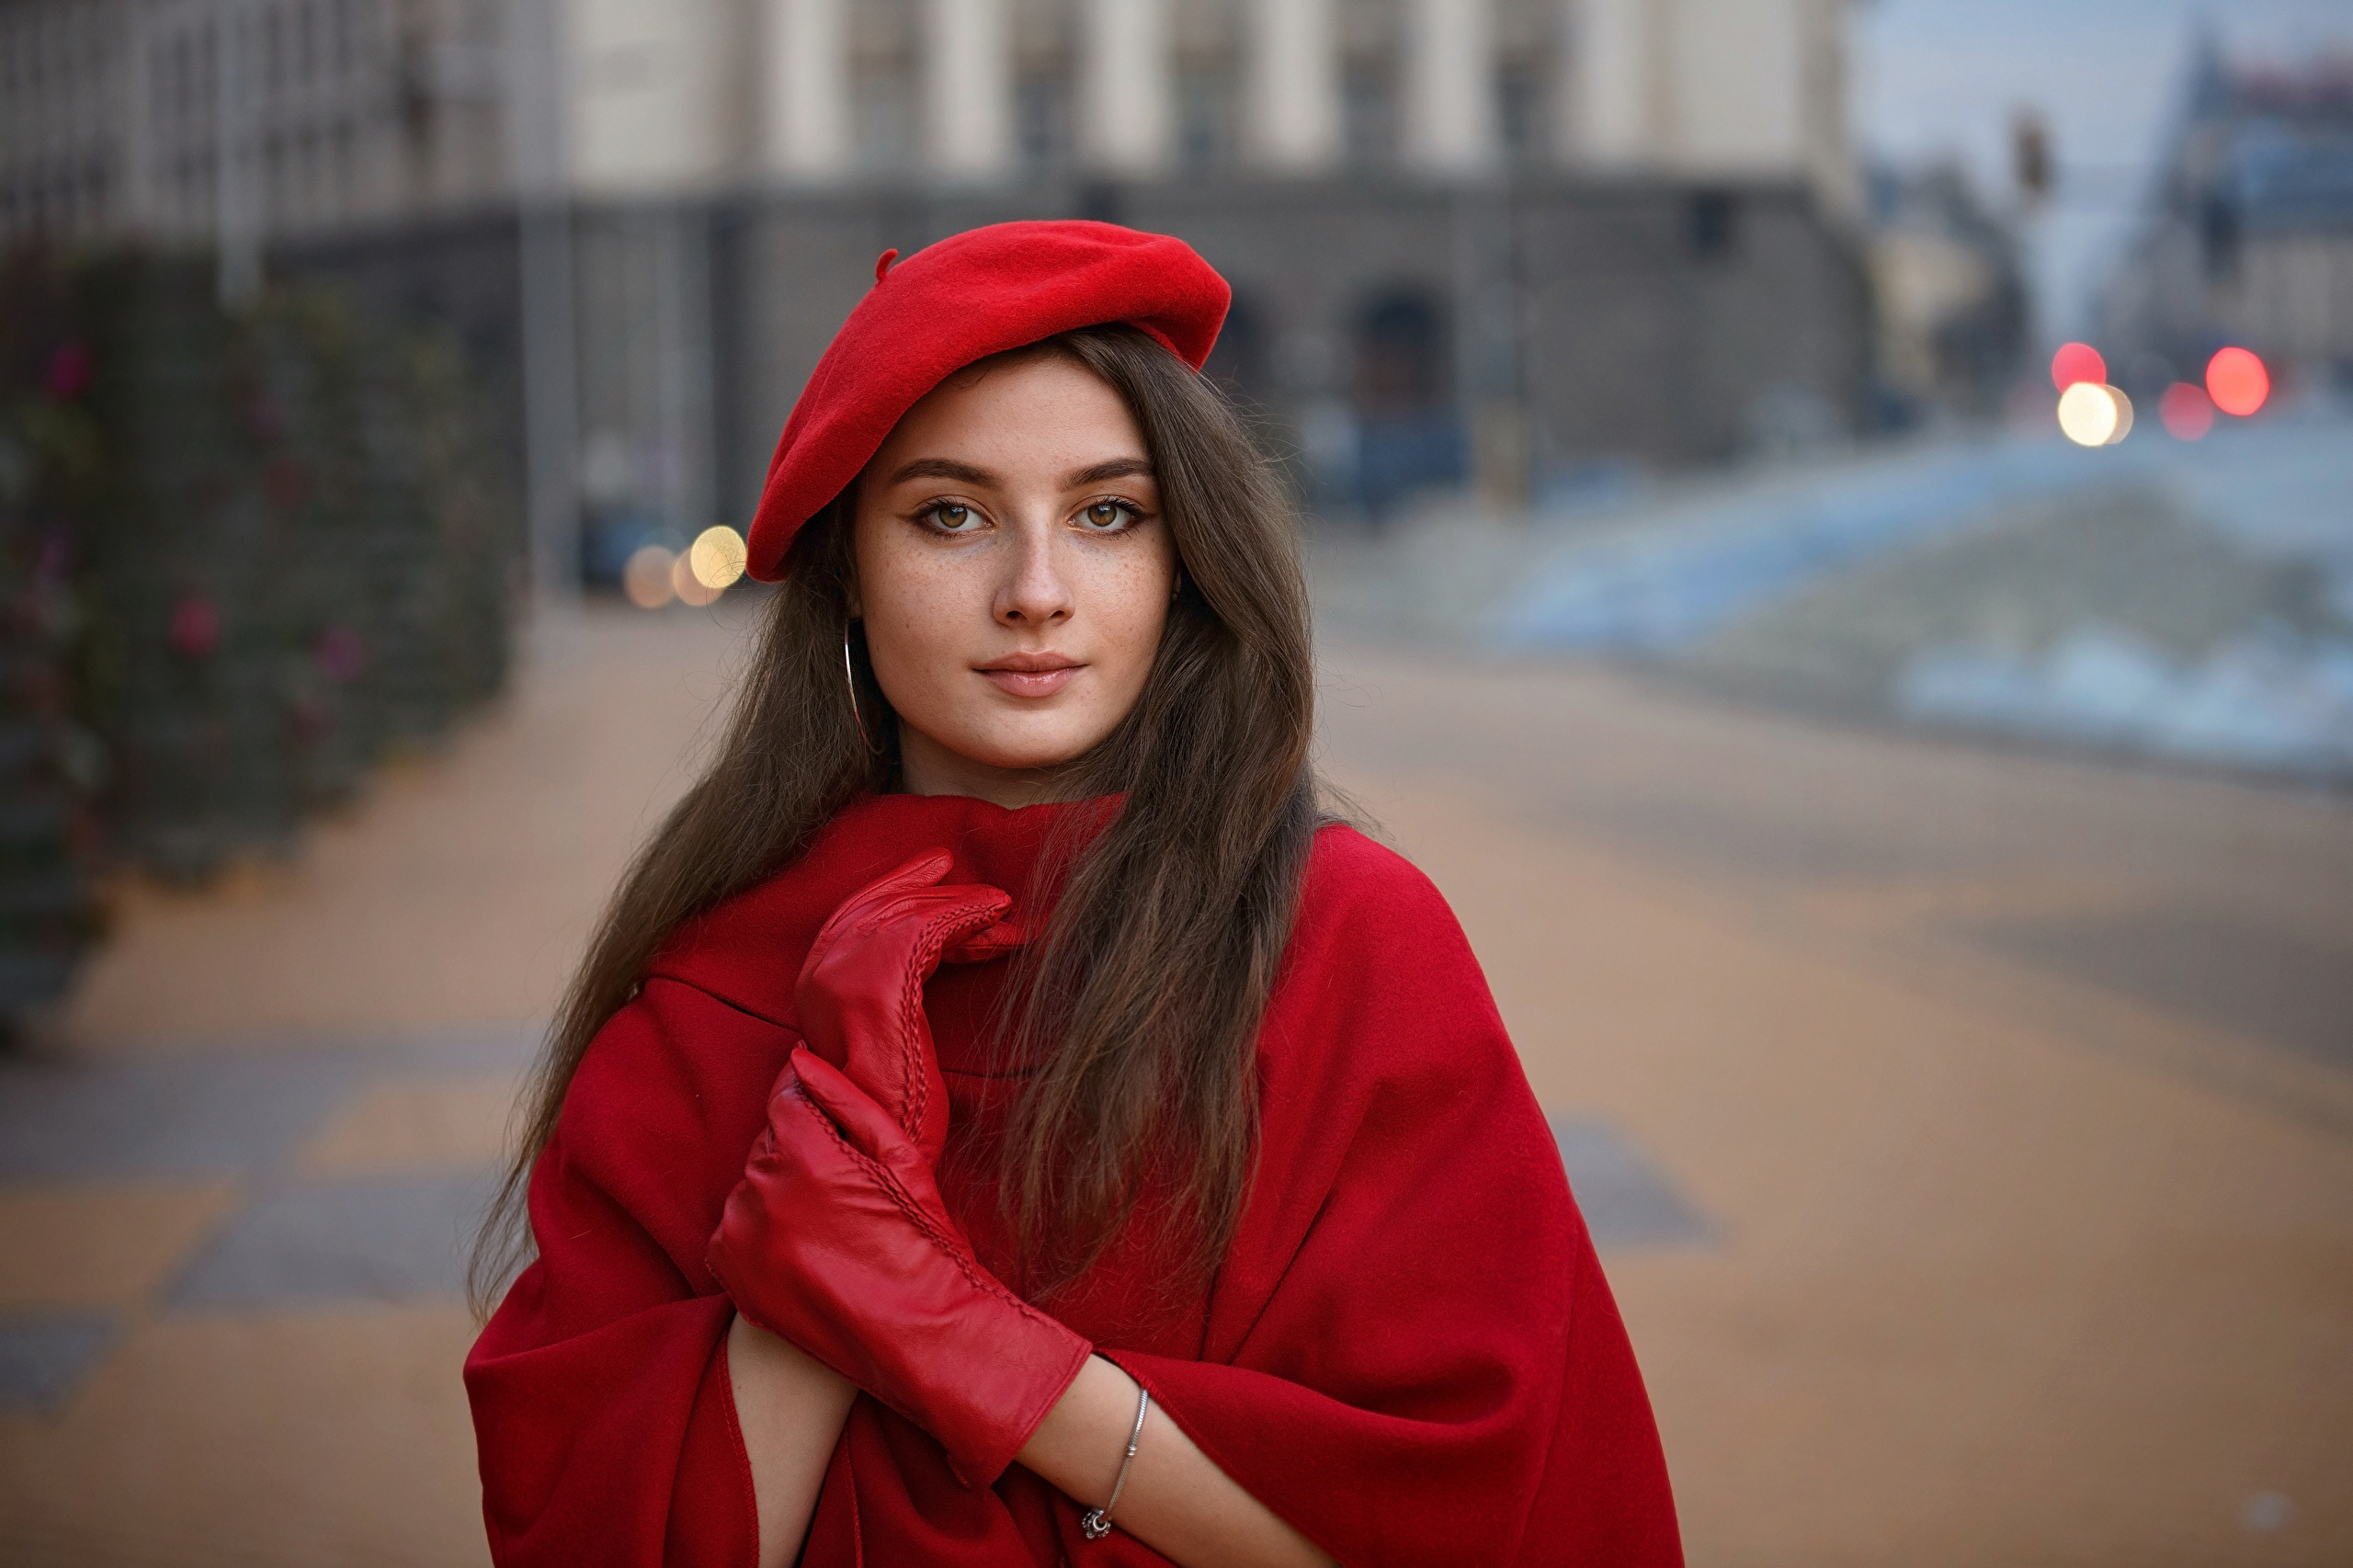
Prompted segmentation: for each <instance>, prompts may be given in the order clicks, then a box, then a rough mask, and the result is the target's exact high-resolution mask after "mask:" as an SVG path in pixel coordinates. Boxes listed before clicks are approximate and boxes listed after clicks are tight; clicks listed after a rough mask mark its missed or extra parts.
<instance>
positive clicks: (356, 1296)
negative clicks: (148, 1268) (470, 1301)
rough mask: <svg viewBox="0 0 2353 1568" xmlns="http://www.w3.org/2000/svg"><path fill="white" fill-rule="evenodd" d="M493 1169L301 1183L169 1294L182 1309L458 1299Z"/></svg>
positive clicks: (232, 1234) (232, 1232)
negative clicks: (465, 1264) (468, 1254)
mask: <svg viewBox="0 0 2353 1568" xmlns="http://www.w3.org/2000/svg"><path fill="white" fill-rule="evenodd" d="M496 1179H497V1178H496V1176H494V1174H493V1173H492V1172H491V1171H489V1170H473V1171H459V1172H445V1171H433V1172H423V1173H408V1174H398V1175H382V1176H362V1177H355V1178H351V1179H347V1180H338V1181H322V1182H313V1183H303V1184H301V1185H297V1186H288V1187H278V1188H276V1189H275V1190H272V1191H269V1192H267V1193H265V1194H263V1195H262V1196H261V1197H260V1198H259V1199H256V1201H255V1202H254V1203H253V1204H252V1205H250V1206H249V1207H247V1208H246V1209H245V1210H244V1211H243V1212H241V1213H239V1214H238V1215H237V1216H236V1218H234V1219H233V1220H232V1221H230V1222H229V1224H228V1225H227V1226H226V1227H225V1228H224V1229H223V1230H222V1232H221V1233H220V1235H219V1236H218V1237H217V1238H215V1240H214V1241H213V1243H212V1244H211V1245H210V1246H209V1247H207V1248H206V1249H205V1250H204V1252H203V1253H202V1254H201V1255H200V1256H198V1257H197V1259H196V1261H195V1262H194V1263H193V1264H191V1265H190V1266H189V1267H188V1271H187V1272H186V1273H185V1274H183V1275H182V1276H181V1277H180V1278H179V1279H178V1281H177V1282H176V1284H175V1285H174V1286H173V1287H172V1289H171V1290H170V1291H169V1292H168V1301H169V1303H170V1305H171V1306H172V1307H174V1308H176V1309H179V1310H191V1309H222V1308H225V1309H231V1310H251V1309H258V1308H271V1307H283V1306H290V1305H301V1304H306V1303H322V1304H323V1303H331V1302H337V1301H392V1302H401V1301H453V1300H456V1299H457V1298H459V1297H460V1296H461V1295H462V1294H463V1293H464V1257H465V1254H466V1249H467V1247H468V1246H469V1245H470V1244H471V1243H472V1237H473V1233H474V1228H475V1227H476V1226H477V1225H478V1224H479V1223H480V1222H481V1220H482V1216H483V1211H484V1210H485V1208H486V1206H487V1205H488V1203H489V1200H490V1196H491V1193H492V1191H493V1189H494V1187H495V1185H496Z"/></svg>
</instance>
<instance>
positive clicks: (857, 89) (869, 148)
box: [850, 64, 915, 174]
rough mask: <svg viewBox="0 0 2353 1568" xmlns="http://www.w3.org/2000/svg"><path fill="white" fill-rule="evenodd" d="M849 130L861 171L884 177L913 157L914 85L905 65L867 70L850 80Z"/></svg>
mask: <svg viewBox="0 0 2353 1568" xmlns="http://www.w3.org/2000/svg"><path fill="white" fill-rule="evenodd" d="M851 81H852V88H851V92H852V97H851V100H850V101H851V104H852V106H853V108H852V116H851V121H852V124H851V129H852V131H853V132H854V134H855V136H856V139H857V153H858V166H859V167H860V168H863V169H869V170H871V171H873V172H876V173H879V174H887V173H892V172H895V171H898V170H903V169H906V168H908V167H911V166H912V165H914V163H915V84H914V82H913V81H911V80H910V79H909V73H908V72H907V70H906V69H905V68H904V66H900V65H896V64H893V65H890V66H881V67H870V68H867V69H864V70H860V71H858V73H857V74H855V75H854V76H853V77H852V78H851Z"/></svg>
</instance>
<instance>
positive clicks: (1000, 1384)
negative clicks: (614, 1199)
mask: <svg viewBox="0 0 2353 1568" xmlns="http://www.w3.org/2000/svg"><path fill="white" fill-rule="evenodd" d="M710 1267H711V1271H712V1272H713V1273H715V1274H716V1275H717V1276H718V1277H719V1279H720V1282H721V1283H722V1284H723V1285H724V1286H725V1287H726V1288H727V1292H728V1294H729V1295H730V1296H732V1297H733V1299H734V1301H735V1308H736V1310H737V1311H738V1312H741V1313H743V1315H744V1316H745V1317H746V1318H748V1319H750V1320H751V1321H752V1322H753V1323H754V1324H757V1325H758V1326H760V1327H762V1328H766V1329H767V1330H769V1331H770V1332H772V1333H775V1334H779V1335H783V1336H784V1337H785V1338H787V1339H789V1340H790V1341H792V1342H793V1343H794V1344H795V1345H798V1346H801V1348H802V1349H804V1350H806V1351H808V1352H809V1354H811V1355H812V1356H814V1357H815V1358H817V1359H819V1360H820V1361H823V1362H824V1363H825V1364H826V1365H827V1366H829V1367H831V1368H833V1369H835V1371H837V1372H839V1373H841V1374H842V1376H844V1377H846V1378H847V1379H848V1380H849V1381H852V1382H854V1383H856V1384H857V1385H858V1387H860V1388H862V1389H864V1390H865V1391H866V1392H869V1393H870V1394H872V1395H873V1396H874V1397H875V1398H877V1399H879V1400H881V1402H882V1403H884V1404H886V1405H889V1406H890V1407H891V1408H892V1409H893V1410H895V1411H897V1412H899V1413H900V1414H901V1415H904V1416H906V1417H907V1418H908V1419H909V1420H911V1421H913V1422H915V1424H916V1425H918V1426H922V1427H923V1428H925V1429H926V1431H928V1432H930V1433H931V1435H932V1436H933V1437H937V1438H938V1439H939V1441H940V1444H941V1445H942V1446H943V1447H944V1448H946V1449H947V1450H948V1455H949V1461H950V1463H951V1464H952V1465H953V1466H954V1467H955V1470H956V1473H957V1475H958V1477H959V1478H960V1479H961V1480H962V1481H963V1482H964V1483H965V1484H967V1485H969V1486H986V1485H988V1484H990V1483H993V1482H994V1481H995V1479H996V1478H997V1476H998V1475H999V1474H1000V1473H1002V1472H1003V1471H1004V1470H1005V1467H1006V1465H1007V1464H1009V1463H1011V1462H1012V1460H1013V1458H1014V1456H1015V1455H1016V1454H1017V1453H1018V1452H1019V1451H1020V1450H1021V1448H1022V1445H1023V1444H1024V1443H1026V1442H1028V1441H1029V1437H1030V1435H1031V1434H1032V1433H1033V1432H1034V1431H1035V1430H1036V1429H1037V1426H1038V1424H1039V1423H1040V1421H1042V1420H1043V1419H1044V1418H1045V1416H1046V1413H1047V1412H1048V1411H1049V1410H1050V1409H1051V1408H1052V1407H1053V1404H1054V1402H1055V1401H1056V1400H1057V1399H1059V1398H1060V1397H1061V1396H1062V1394H1063V1391H1064V1390H1065V1389H1067V1388H1069V1387H1070V1384H1071V1381H1072V1380H1073V1379H1074V1378H1075V1377H1076V1376H1077V1375H1078V1371H1079V1369H1080V1368H1081V1367H1082V1366H1084V1365H1085V1364H1086V1359H1087V1357H1088V1355H1089V1354H1090V1353H1091V1351H1092V1349H1093V1346H1090V1345H1089V1344H1088V1343H1087V1342H1086V1340H1085V1339H1083V1338H1081V1337H1080V1336H1079V1335H1076V1334H1074V1333H1072V1332H1071V1331H1070V1330H1069V1329H1067V1328H1065V1327H1063V1325H1062V1324H1059V1323H1057V1322H1055V1321H1054V1320H1053V1319H1052V1318H1051V1317H1048V1316H1047V1315H1046V1314H1045V1313H1043V1312H1040V1311H1038V1310H1037V1309H1036V1308H1035V1307H1032V1306H1030V1305H1029V1303H1028V1302H1026V1301H1022V1300H1021V1299H1020V1298H1019V1297H1017V1296H1016V1295H1014V1294H1013V1292H1012V1291H1010V1290H1006V1287H1005V1286H1004V1285H1002V1284H1000V1283H999V1282H998V1281H997V1280H996V1279H995V1278H994V1277H993V1276H991V1275H990V1274H989V1272H988V1271H987V1270H986V1269H985V1268H983V1267H981V1264H980V1261H979V1260H978V1259H977V1258H976V1257H975V1256H973V1253H972V1244H971V1243H970V1242H969V1241H968V1240H966V1238H965V1236H964V1233H963V1231H962V1229H961V1227H960V1226H958V1224H957V1223H956V1221H955V1220H954V1219H953V1218H952V1217H950V1216H949V1212H948V1209H947V1205H946V1204H944V1203H943V1202H942V1201H941V1200H940V1197H939V1188H938V1185H937V1184H936V1183H935V1182H934V1180H933V1179H932V1171H931V1163H930V1161H929V1160H928V1159H927V1158H926V1156H925V1153H924V1151H923V1150H922V1149H921V1148H920V1147H919V1146H918V1145H917V1143H916V1142H915V1139H914V1138H913V1137H912V1136H910V1135H909V1133H908V1131H907V1130H906V1129H904V1128H903V1127H902V1126H901V1125H900V1124H899V1121H898V1119H896V1118H895V1117H894V1116H892V1114H891V1113H890V1112H889V1111H887V1110H885V1109H884V1108H882V1107H881V1106H880V1105H878V1104H876V1103H875V1101H874V1099H873V1098H872V1097H871V1096H869V1095H868V1094H867V1093H865V1091H863V1090H862V1089H860V1088H859V1087H858V1085H856V1084H854V1083H852V1082H851V1081H850V1080H849V1079H848V1078H847V1077H846V1076H845V1075H844V1074H841V1073H840V1072H838V1071H837V1070H835V1068H834V1067H832V1066H831V1065H829V1064H828V1063H827V1062H824V1060H823V1059H822V1058H820V1057H818V1056H816V1055H815V1054H813V1052H811V1051H809V1050H808V1049H807V1048H806V1047H802V1048H801V1049H798V1050H796V1051H793V1053H792V1064H791V1066H790V1067H789V1068H788V1069H786V1071H785V1072H784V1074H782V1076H780V1077H779V1079H778V1080H777V1085H776V1089H775V1092H774V1093H773V1094H772V1095H771V1096H769V1099H768V1120H767V1128H766V1129H765V1130H764V1131H762V1132H761V1134H760V1137H759V1140H758V1141H757V1142H756V1143H755V1144H754V1145H753V1148H752V1156H751V1160H750V1163H749V1164H748V1165H746V1167H745V1172H744V1179H743V1181H742V1182H741V1183H740V1184H738V1185H737V1187H736V1188H735V1190H734V1191H733V1193H732V1194H731V1195H729V1197H728V1199H727V1209H726V1212H725V1213H724V1215H723V1216H722V1219H721V1221H720V1224H719V1230H718V1233H716V1234H715V1235H714V1236H713V1237H712V1238H711V1244H710Z"/></svg>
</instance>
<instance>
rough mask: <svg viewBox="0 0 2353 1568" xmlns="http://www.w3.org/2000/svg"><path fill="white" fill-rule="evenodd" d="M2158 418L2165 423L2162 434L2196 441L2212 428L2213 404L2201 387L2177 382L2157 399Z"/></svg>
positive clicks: (2185, 382) (2179, 439)
mask: <svg viewBox="0 0 2353 1568" xmlns="http://www.w3.org/2000/svg"><path fill="white" fill-rule="evenodd" d="M2157 417H2158V418H2159V419H2161V420H2163V421H2164V422H2165V433H2166V434H2167V435H2169V436H2171V437H2174V438H2175V439H2176V440H2177V441H2196V440H2200V439H2202V438H2203V437H2204V436H2205V434H2206V432H2207V431H2209V430H2211V429H2212V428H2213V427H2214V404H2213V403H2211V401H2209V400H2208V398H2207V396H2206V389H2205V388H2204V387H2200V386H2193V385H2191V384H2190V383H2189V382H2188V381H2176V382H2174V384H2173V385H2171V386H2169V387H2167V388H2166V389H2165V396H2164V397H2162V398H2159V399H2158V400H2157Z"/></svg>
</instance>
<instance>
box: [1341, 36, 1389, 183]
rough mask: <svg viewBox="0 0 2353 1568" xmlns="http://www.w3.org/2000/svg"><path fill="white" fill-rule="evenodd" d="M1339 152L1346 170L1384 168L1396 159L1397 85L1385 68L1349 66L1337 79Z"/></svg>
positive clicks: (1364, 64) (1354, 63) (1356, 63)
mask: <svg viewBox="0 0 2353 1568" xmlns="http://www.w3.org/2000/svg"><path fill="white" fill-rule="evenodd" d="M1340 116H1341V120H1340V123H1341V137H1342V142H1341V145H1342V152H1343V156H1344V157H1345V158H1346V160H1347V164H1348V166H1349V167H1351V168H1358V169H1371V168H1385V167H1387V166H1389V165H1392V164H1393V163H1395V162H1396V159H1397V84H1396V78H1395V76H1394V75H1393V74H1392V73H1391V72H1390V71H1389V69H1388V68H1387V66H1386V65H1385V64H1378V65H1377V64H1372V63H1370V62H1351V63H1350V64H1349V65H1348V66H1347V69H1346V70H1344V71H1343V72H1342V73H1341V76H1340Z"/></svg>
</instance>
